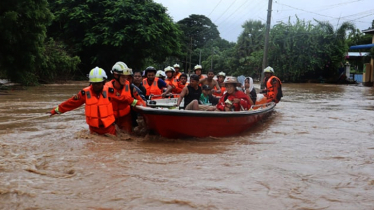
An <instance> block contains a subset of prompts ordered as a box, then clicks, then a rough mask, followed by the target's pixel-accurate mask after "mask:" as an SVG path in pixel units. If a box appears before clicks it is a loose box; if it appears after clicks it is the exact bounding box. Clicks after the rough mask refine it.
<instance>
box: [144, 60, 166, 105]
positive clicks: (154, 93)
mask: <svg viewBox="0 0 374 210" xmlns="http://www.w3.org/2000/svg"><path fill="white" fill-rule="evenodd" d="M145 75H146V77H147V78H145V79H143V86H144V87H145V89H146V92H147V93H146V95H145V96H146V98H147V99H149V98H150V97H151V98H152V99H160V98H165V96H166V95H167V94H168V93H169V92H170V91H171V86H170V85H168V84H166V83H165V81H164V80H162V79H160V78H157V77H156V69H155V68H154V67H153V66H149V67H147V69H146V70H145ZM163 88H166V91H165V92H162V91H163Z"/></svg>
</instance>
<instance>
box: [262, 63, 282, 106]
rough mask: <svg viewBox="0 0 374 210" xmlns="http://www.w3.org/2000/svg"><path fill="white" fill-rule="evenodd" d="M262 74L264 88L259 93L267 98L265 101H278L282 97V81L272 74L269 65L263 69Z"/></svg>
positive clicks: (272, 70) (272, 71)
mask: <svg viewBox="0 0 374 210" xmlns="http://www.w3.org/2000/svg"><path fill="white" fill-rule="evenodd" d="M264 74H265V78H264V81H263V84H265V89H264V90H262V91H261V93H263V94H264V96H265V97H266V98H267V101H266V102H267V103H269V102H272V101H273V102H275V103H278V102H279V101H280V100H281V98H282V97H283V93H282V82H281V81H280V79H279V78H278V77H276V76H274V69H273V68H271V67H270V66H268V67H266V68H265V69H264Z"/></svg>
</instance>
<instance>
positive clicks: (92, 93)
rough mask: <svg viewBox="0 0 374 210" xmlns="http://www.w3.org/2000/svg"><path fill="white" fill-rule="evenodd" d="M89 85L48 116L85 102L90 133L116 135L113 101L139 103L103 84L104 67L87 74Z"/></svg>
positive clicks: (128, 104)
mask: <svg viewBox="0 0 374 210" xmlns="http://www.w3.org/2000/svg"><path fill="white" fill-rule="evenodd" d="M88 77H89V82H90V86H88V87H86V88H83V90H81V91H80V92H79V93H78V94H76V95H74V96H73V97H71V98H70V99H68V100H67V101H65V102H63V103H61V104H60V105H58V106H57V107H56V108H54V109H52V110H51V111H50V112H47V113H49V114H50V116H52V115H55V114H62V113H65V112H67V111H71V110H74V109H76V108H78V107H80V106H82V105H83V104H85V105H86V106H85V115H86V122H87V124H88V126H89V129H90V132H91V133H97V134H99V135H105V134H112V135H116V128H115V121H116V113H115V111H114V110H113V107H114V106H113V102H114V101H116V100H119V101H118V102H120V103H121V104H123V105H124V106H135V105H140V104H138V101H137V100H136V99H134V98H132V97H131V95H130V94H126V95H118V96H117V94H116V92H115V90H114V88H110V87H109V86H108V85H106V84H105V80H106V79H107V75H106V73H105V71H104V69H102V68H99V67H96V68H94V69H92V70H91V71H90V73H89V74H88Z"/></svg>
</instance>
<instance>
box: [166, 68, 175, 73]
mask: <svg viewBox="0 0 374 210" xmlns="http://www.w3.org/2000/svg"><path fill="white" fill-rule="evenodd" d="M164 71H165V73H166V72H168V71H171V72H175V69H174V68H173V67H171V66H168V67H166V68H165V69H164Z"/></svg>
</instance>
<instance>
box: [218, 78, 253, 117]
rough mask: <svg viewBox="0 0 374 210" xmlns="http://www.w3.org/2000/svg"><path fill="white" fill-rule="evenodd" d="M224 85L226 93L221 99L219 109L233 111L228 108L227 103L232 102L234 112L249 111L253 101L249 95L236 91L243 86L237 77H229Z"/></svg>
mask: <svg viewBox="0 0 374 210" xmlns="http://www.w3.org/2000/svg"><path fill="white" fill-rule="evenodd" d="M224 83H225V87H226V93H225V94H224V95H223V96H222V97H221V98H220V100H219V102H218V104H217V109H218V110H220V111H231V110H230V109H228V108H227V107H226V103H229V101H230V102H231V103H232V106H233V107H234V111H245V110H249V109H250V108H251V106H252V103H251V99H250V98H249V97H248V95H246V94H245V93H243V92H242V91H238V90H237V89H236V87H238V86H240V85H241V84H240V83H239V82H238V79H237V78H236V77H228V78H226V81H225V82H224Z"/></svg>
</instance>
